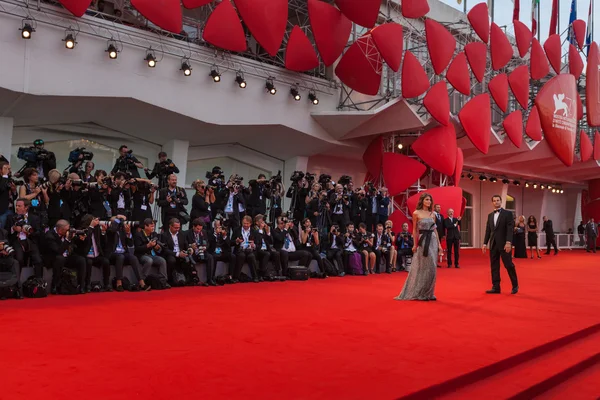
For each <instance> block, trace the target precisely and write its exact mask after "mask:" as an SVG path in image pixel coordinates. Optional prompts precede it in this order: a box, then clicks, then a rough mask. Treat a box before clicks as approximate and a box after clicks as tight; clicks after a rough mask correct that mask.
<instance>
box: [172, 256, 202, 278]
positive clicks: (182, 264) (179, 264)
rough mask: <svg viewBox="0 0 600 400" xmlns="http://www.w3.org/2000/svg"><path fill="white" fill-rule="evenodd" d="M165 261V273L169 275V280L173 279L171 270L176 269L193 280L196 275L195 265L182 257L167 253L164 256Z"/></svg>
mask: <svg viewBox="0 0 600 400" xmlns="http://www.w3.org/2000/svg"><path fill="white" fill-rule="evenodd" d="M165 260H166V261H167V274H168V275H169V278H168V280H169V282H171V283H174V282H172V279H173V271H174V270H177V271H179V272H181V273H182V274H183V275H185V277H186V279H187V280H188V281H189V280H193V279H195V278H196V277H197V276H198V271H196V266H195V265H194V264H191V263H189V262H187V261H186V260H185V259H184V258H181V257H175V256H173V255H168V256H166V257H165Z"/></svg>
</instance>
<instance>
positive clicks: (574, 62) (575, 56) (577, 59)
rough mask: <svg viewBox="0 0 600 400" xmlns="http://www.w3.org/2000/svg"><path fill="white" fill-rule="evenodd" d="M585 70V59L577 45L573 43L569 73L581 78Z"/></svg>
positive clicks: (570, 48)
mask: <svg viewBox="0 0 600 400" xmlns="http://www.w3.org/2000/svg"><path fill="white" fill-rule="evenodd" d="M582 72H583V60H582V59H581V56H580V55H579V51H577V47H575V46H573V45H572V44H570V45H569V73H571V74H573V76H575V79H579V77H580V76H581V73H582Z"/></svg>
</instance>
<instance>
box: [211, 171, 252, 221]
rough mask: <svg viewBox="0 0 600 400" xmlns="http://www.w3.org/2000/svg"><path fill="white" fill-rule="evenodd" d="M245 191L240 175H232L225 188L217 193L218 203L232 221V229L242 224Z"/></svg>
mask: <svg viewBox="0 0 600 400" xmlns="http://www.w3.org/2000/svg"><path fill="white" fill-rule="evenodd" d="M243 191H244V188H243V186H242V184H241V179H240V177H239V176H237V175H232V176H231V178H230V179H229V182H227V185H225V188H224V189H222V190H221V191H220V192H219V193H218V194H217V204H218V205H219V207H222V208H220V209H222V210H223V212H224V213H225V217H226V218H227V219H228V220H229V221H230V227H231V228H232V229H235V228H238V227H239V226H240V221H241V219H242V217H243V216H244V210H245V209H246V199H245V197H244V193H243Z"/></svg>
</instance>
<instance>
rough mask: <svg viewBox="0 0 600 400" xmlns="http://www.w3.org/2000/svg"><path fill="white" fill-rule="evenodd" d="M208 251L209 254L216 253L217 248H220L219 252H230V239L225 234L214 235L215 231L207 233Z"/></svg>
mask: <svg viewBox="0 0 600 400" xmlns="http://www.w3.org/2000/svg"><path fill="white" fill-rule="evenodd" d="M208 244H209V247H208V252H209V253H211V254H217V253H218V251H217V248H219V249H221V254H231V240H230V239H229V237H228V236H227V235H225V236H223V235H219V236H218V237H217V236H215V232H210V233H209V234H208Z"/></svg>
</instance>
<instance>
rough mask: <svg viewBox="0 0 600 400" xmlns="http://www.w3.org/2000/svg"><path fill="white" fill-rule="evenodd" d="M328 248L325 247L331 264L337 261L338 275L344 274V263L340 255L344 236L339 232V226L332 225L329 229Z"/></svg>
mask: <svg viewBox="0 0 600 400" xmlns="http://www.w3.org/2000/svg"><path fill="white" fill-rule="evenodd" d="M328 243H329V248H328V249H327V259H328V260H329V261H330V262H331V263H332V264H333V262H334V261H335V262H336V263H337V267H338V270H339V271H341V272H340V274H339V276H344V275H346V272H345V271H346V265H344V259H343V257H342V254H343V248H344V236H343V235H342V233H341V232H340V227H339V226H337V225H333V226H332V227H331V230H330V231H329V241H328Z"/></svg>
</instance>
